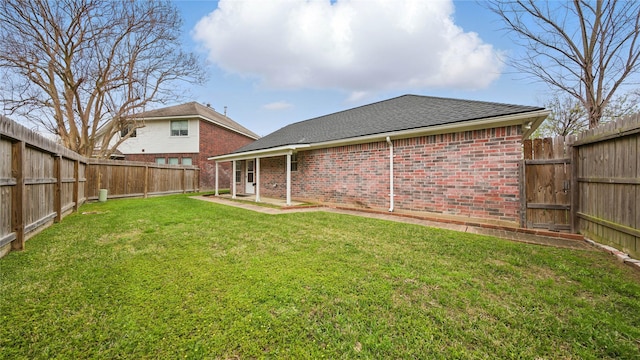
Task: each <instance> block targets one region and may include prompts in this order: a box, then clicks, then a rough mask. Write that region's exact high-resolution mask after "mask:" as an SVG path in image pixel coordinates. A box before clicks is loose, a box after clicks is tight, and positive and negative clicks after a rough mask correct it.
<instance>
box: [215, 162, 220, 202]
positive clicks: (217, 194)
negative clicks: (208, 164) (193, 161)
mask: <svg viewBox="0 0 640 360" xmlns="http://www.w3.org/2000/svg"><path fill="white" fill-rule="evenodd" d="M215 195H216V196H220V193H218V162H217V161H216V193H215Z"/></svg>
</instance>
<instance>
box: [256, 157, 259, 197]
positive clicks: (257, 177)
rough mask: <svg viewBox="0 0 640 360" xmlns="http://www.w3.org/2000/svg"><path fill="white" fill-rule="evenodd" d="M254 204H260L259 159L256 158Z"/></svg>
mask: <svg viewBox="0 0 640 360" xmlns="http://www.w3.org/2000/svg"><path fill="white" fill-rule="evenodd" d="M256 202H260V158H256Z"/></svg>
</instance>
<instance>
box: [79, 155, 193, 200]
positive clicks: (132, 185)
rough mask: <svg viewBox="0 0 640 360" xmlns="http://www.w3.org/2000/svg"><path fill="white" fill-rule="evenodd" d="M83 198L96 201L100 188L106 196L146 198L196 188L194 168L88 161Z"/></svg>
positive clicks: (128, 162) (189, 190)
mask: <svg viewBox="0 0 640 360" xmlns="http://www.w3.org/2000/svg"><path fill="white" fill-rule="evenodd" d="M86 174H87V183H88V184H90V185H89V187H88V188H87V192H86V195H87V199H88V200H97V199H98V196H99V191H100V189H107V194H108V198H110V199H111V198H122V197H147V196H157V195H168V194H176V193H186V192H194V191H198V190H199V189H198V181H199V180H198V175H199V174H198V168H197V167H194V166H179V167H178V166H176V165H160V164H153V163H140V162H134V161H113V160H96V159H91V160H89V161H88V166H87V171H86Z"/></svg>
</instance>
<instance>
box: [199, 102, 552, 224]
mask: <svg viewBox="0 0 640 360" xmlns="http://www.w3.org/2000/svg"><path fill="white" fill-rule="evenodd" d="M548 114H549V112H548V111H546V110H545V109H544V108H540V107H531V106H520V105H508V104H499V103H492V102H481V101H470V100H460V99H447V98H437V97H427V96H416V95H404V96H400V97H397V98H393V99H389V100H385V101H381V102H377V103H373V104H369V105H365V106H361V107H357V108H354V109H350V110H346V111H342V112H338V113H334V114H330V115H326V116H321V117H318V118H314V119H310V120H306V121H302V122H298V123H294V124H291V125H288V126H286V127H284V128H282V129H280V130H277V131H275V132H273V133H271V134H269V135H267V136H265V137H263V138H261V139H259V140H257V141H255V142H253V143H251V144H249V145H247V146H244V147H242V148H240V149H238V150H236V151H234V152H232V153H229V154H225V155H220V156H214V157H212V158H210V159H212V160H215V162H216V164H220V165H222V164H224V163H225V162H226V163H228V162H231V163H232V168H233V169H234V170H233V174H234V179H233V180H234V181H233V182H232V196H234V197H235V196H238V195H241V194H254V195H255V197H256V201H260V196H266V197H278V198H284V199H286V201H287V203H290V202H291V199H296V200H302V201H312V202H318V203H325V204H338V205H347V206H355V207H364V208H371V209H385V210H389V211H419V212H428V213H432V214H441V215H446V216H449V217H453V218H457V217H464V218H473V219H480V220H482V219H484V220H495V221H501V222H507V223H509V224H517V223H518V222H519V215H520V196H521V194H520V187H519V179H520V168H519V167H520V165H521V160H522V158H523V151H522V141H523V139H524V138H527V137H528V136H529V135H530V134H531V133H532V132H533V131H534V130H535V129H536V128H537V127H538V126H539V124H540V123H541V122H542V121H543V120H544V119H545V118H546V117H547V115H548ZM221 176H223V175H221Z"/></svg>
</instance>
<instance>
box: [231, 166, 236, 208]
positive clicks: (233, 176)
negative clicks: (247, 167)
mask: <svg viewBox="0 0 640 360" xmlns="http://www.w3.org/2000/svg"><path fill="white" fill-rule="evenodd" d="M236 166H237V165H236V161H235V160H233V166H232V168H233V169H232V170H231V198H232V199H235V198H236Z"/></svg>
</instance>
